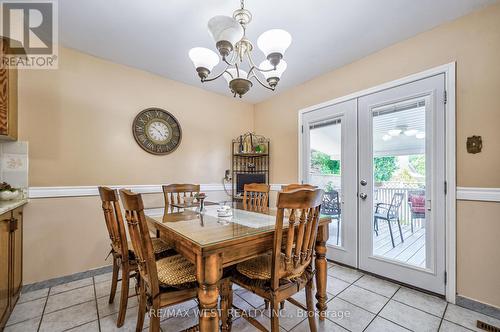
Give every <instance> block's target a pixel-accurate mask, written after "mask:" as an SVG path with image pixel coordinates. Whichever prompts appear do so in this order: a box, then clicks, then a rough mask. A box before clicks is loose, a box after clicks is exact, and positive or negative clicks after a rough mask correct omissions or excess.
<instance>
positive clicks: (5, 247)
mask: <svg viewBox="0 0 500 332" xmlns="http://www.w3.org/2000/svg"><path fill="white" fill-rule="evenodd" d="M10 216H11V214H10V212H8V213H4V214H2V215H0V330H2V326H3V324H4V323H6V322H5V320H6V319H7V313H8V312H9V310H10V308H9V306H10V301H9V298H10V295H9V266H10V259H9V257H10V250H9V238H10V230H9V224H10Z"/></svg>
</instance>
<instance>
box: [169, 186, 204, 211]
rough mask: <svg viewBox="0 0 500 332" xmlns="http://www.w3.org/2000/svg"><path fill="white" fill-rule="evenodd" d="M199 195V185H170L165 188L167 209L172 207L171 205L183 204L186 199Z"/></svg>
mask: <svg viewBox="0 0 500 332" xmlns="http://www.w3.org/2000/svg"><path fill="white" fill-rule="evenodd" d="M199 193H200V185H199V184H169V185H166V186H163V196H164V197H165V208H167V207H168V206H170V204H182V203H183V202H184V198H185V197H194V195H195V194H199Z"/></svg>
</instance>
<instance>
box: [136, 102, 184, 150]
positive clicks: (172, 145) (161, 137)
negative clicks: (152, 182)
mask: <svg viewBox="0 0 500 332" xmlns="http://www.w3.org/2000/svg"><path fill="white" fill-rule="evenodd" d="M132 130H133V133H134V138H135V140H136V141H137V143H138V144H139V146H140V147H141V148H143V149H144V150H145V151H147V152H149V153H152V154H159V155H163V154H169V153H170V152H173V151H174V150H175V149H176V148H177V147H178V146H179V144H180V142H181V137H182V133H181V127H180V125H179V122H177V120H176V119H175V118H174V116H173V115H172V114H170V113H169V112H167V111H165V110H162V109H160V108H148V109H145V110H144V111H142V112H140V113H139V114H138V115H137V116H136V117H135V120H134V123H133V127H132Z"/></svg>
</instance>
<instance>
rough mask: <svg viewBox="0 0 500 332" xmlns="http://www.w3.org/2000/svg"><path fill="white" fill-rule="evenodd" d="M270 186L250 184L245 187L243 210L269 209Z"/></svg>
mask: <svg viewBox="0 0 500 332" xmlns="http://www.w3.org/2000/svg"><path fill="white" fill-rule="evenodd" d="M269 189H270V186H269V185H268V184H264V183H249V184H245V185H244V186H243V209H245V210H256V211H258V210H263V209H267V208H268V203H269Z"/></svg>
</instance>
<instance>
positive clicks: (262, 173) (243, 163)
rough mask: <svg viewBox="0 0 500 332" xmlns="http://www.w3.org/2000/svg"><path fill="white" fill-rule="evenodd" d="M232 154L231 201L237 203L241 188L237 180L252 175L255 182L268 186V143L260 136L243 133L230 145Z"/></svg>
mask: <svg viewBox="0 0 500 332" xmlns="http://www.w3.org/2000/svg"><path fill="white" fill-rule="evenodd" d="M231 154H232V163H231V170H232V199H233V201H239V200H241V199H242V197H241V196H240V194H242V193H243V191H242V188H238V178H240V177H241V176H242V175H243V176H244V175H246V174H249V175H250V176H247V178H252V176H251V174H254V175H255V176H254V178H255V179H256V182H263V183H267V184H269V179H270V178H269V170H270V167H269V166H270V141H269V139H268V138H266V137H264V136H262V135H256V134H254V133H245V134H243V135H241V136H239V137H237V138H235V139H233V141H232V144H231Z"/></svg>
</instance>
